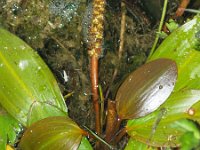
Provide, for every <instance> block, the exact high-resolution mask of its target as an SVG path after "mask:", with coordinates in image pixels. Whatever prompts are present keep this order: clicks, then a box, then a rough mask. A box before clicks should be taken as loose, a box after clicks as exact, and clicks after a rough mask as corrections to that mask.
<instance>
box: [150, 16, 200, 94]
mask: <svg viewBox="0 0 200 150" xmlns="http://www.w3.org/2000/svg"><path fill="white" fill-rule="evenodd" d="M199 22H200V16H196V17H195V18H194V19H192V20H191V21H189V22H188V23H186V24H184V25H183V26H182V27H180V28H179V29H177V30H175V31H174V32H173V33H172V34H170V35H169V36H168V37H167V38H166V39H165V40H164V41H163V42H162V44H161V45H160V46H159V47H158V49H157V50H156V51H155V53H154V54H153V56H152V57H151V58H150V60H154V59H158V58H168V59H172V60H174V61H175V62H176V64H177V66H178V80H177V82H176V85H175V90H174V91H175V92H176V91H178V90H180V89H183V88H188V89H200V59H199V58H200V52H199V50H200V38H199V36H198V34H199V31H200V23H199Z"/></svg>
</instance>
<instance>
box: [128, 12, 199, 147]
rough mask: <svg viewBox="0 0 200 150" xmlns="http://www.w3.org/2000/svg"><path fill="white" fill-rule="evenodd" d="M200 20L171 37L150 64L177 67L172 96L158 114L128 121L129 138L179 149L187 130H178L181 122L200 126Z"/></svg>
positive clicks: (164, 42)
mask: <svg viewBox="0 0 200 150" xmlns="http://www.w3.org/2000/svg"><path fill="white" fill-rule="evenodd" d="M199 22H200V17H199V16H196V17H195V18H194V19H192V20H191V21H189V22H188V23H186V24H185V25H183V26H182V27H180V28H179V29H177V30H175V31H174V32H173V33H172V34H171V35H169V36H168V37H167V38H166V39H165V40H164V41H163V42H162V44H161V45H160V46H159V47H158V49H157V50H156V52H155V53H154V54H153V56H152V57H151V58H150V60H154V59H158V58H168V59H172V60H174V61H175V62H176V64H177V66H178V79H177V82H176V85H175V88H174V90H173V94H172V95H171V96H170V97H169V98H168V99H167V100H166V102H165V103H164V104H163V105H162V106H161V107H160V108H159V110H157V111H155V112H153V113H152V114H149V115H147V116H145V117H143V118H140V119H135V120H131V121H128V124H127V130H128V134H129V135H130V136H131V137H132V138H134V139H137V140H139V141H142V142H145V143H147V144H150V145H154V146H172V147H175V146H178V145H180V141H179V140H178V139H179V138H180V137H181V136H182V135H183V134H184V133H185V130H183V128H180V126H178V124H179V123H178V122H179V120H180V119H182V118H189V119H192V120H197V121H198V122H200V119H199V118H200V102H199V100H200V91H199V89H200V76H199V75H200V59H199V58H200V52H199V50H200V47H199V45H200V39H199V36H198V34H199V31H200V23H199Z"/></svg>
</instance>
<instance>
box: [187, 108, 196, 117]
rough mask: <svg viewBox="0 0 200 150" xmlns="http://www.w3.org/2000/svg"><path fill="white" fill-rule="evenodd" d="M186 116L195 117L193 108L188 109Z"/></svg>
mask: <svg viewBox="0 0 200 150" xmlns="http://www.w3.org/2000/svg"><path fill="white" fill-rule="evenodd" d="M187 114H188V115H190V116H194V115H195V109H194V108H189V109H188V111H187Z"/></svg>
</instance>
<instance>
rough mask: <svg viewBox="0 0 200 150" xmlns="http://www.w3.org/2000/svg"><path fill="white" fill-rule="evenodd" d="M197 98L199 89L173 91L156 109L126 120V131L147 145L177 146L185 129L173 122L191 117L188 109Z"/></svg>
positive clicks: (199, 92) (199, 93)
mask: <svg viewBox="0 0 200 150" xmlns="http://www.w3.org/2000/svg"><path fill="white" fill-rule="evenodd" d="M199 99H200V90H186V91H179V92H177V93H173V94H172V95H171V96H170V97H169V98H168V100H167V101H166V103H164V104H163V105H162V107H161V108H159V109H158V110H157V111H155V112H153V113H152V114H149V115H147V116H146V117H143V118H139V119H135V120H130V121H128V124H127V126H126V128H127V132H128V134H129V135H130V136H131V137H132V138H135V139H137V140H139V141H141V142H143V143H146V144H148V145H152V146H172V147H175V146H178V144H179V141H178V139H179V137H180V136H181V135H183V134H184V132H185V130H182V129H181V128H180V127H178V123H174V122H175V121H177V120H180V119H182V118H190V119H191V118H193V117H194V116H193V115H191V114H189V113H188V110H189V109H190V108H191V107H193V104H195V103H196V102H198V101H199ZM198 103H200V102H198ZM195 115H198V114H195ZM198 116H199V115H198ZM179 126H180V125H179Z"/></svg>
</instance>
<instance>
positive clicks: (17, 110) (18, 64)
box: [0, 29, 67, 126]
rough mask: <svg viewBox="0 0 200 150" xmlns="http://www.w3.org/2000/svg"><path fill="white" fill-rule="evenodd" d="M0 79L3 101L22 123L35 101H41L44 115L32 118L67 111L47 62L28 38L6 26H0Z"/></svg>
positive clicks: (24, 123) (1, 102) (1, 99)
mask: <svg viewBox="0 0 200 150" xmlns="http://www.w3.org/2000/svg"><path fill="white" fill-rule="evenodd" d="M0 80H1V82H0V104H1V105H2V106H3V107H4V108H5V109H6V111H7V112H9V113H10V114H11V115H12V116H13V117H14V118H15V119H17V120H18V121H19V122H21V123H22V124H23V125H25V126H26V125H27V116H28V114H29V113H31V112H30V111H31V108H32V105H34V104H35V103H36V102H37V103H36V104H40V105H38V107H40V108H39V109H38V110H40V114H41V115H37V117H38V118H36V117H35V118H34V119H30V118H29V120H33V121H37V120H40V119H42V118H45V117H48V116H54V115H63V116H64V115H66V112H67V110H66V106H65V102H64V99H63V97H62V95H61V93H60V90H59V88H58V85H57V82H56V80H55V78H54V76H53V75H52V73H51V72H50V70H49V69H48V67H47V65H46V64H45V63H44V62H43V60H42V59H41V58H40V57H39V55H38V54H37V53H36V52H34V51H33V50H32V49H31V48H30V47H29V46H28V45H27V44H26V43H25V42H23V41H22V40H20V39H19V38H17V37H16V36H14V35H13V34H11V33H9V32H7V31H5V30H3V29H0ZM39 102H41V103H39ZM45 103H47V104H49V105H52V107H49V108H48V110H47V109H44V110H43V109H42V108H43V107H41V104H45ZM34 106H35V107H37V105H34ZM54 106H55V107H54ZM44 107H46V106H44ZM35 109H36V108H35ZM58 109H60V110H59V111H58ZM55 112H56V113H55ZM57 112H59V113H57ZM31 123H32V122H29V124H31Z"/></svg>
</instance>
